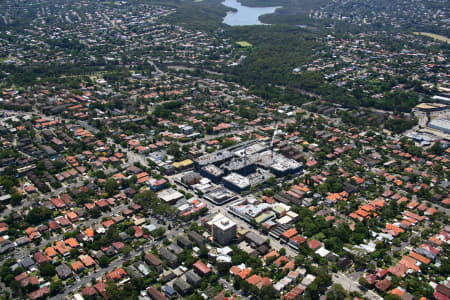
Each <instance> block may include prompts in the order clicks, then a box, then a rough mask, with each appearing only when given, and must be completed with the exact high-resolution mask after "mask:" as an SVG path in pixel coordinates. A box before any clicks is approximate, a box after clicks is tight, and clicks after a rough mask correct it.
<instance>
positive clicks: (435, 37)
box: [414, 32, 450, 43]
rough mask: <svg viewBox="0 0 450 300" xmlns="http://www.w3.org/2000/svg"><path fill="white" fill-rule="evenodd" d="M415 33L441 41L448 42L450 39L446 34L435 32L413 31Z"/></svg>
mask: <svg viewBox="0 0 450 300" xmlns="http://www.w3.org/2000/svg"><path fill="white" fill-rule="evenodd" d="M414 34H415V35H423V36H427V37H430V38H432V39H435V40H438V41H441V42H446V43H450V39H449V38H448V37H446V36H443V35H439V34H435V33H430V32H414Z"/></svg>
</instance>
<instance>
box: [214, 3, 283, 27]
mask: <svg viewBox="0 0 450 300" xmlns="http://www.w3.org/2000/svg"><path fill="white" fill-rule="evenodd" d="M222 4H223V5H225V6H227V7H231V8H234V9H236V10H237V11H229V12H228V13H227V15H226V16H225V18H224V19H223V22H224V23H225V24H228V25H230V26H245V25H263V23H261V22H260V21H259V19H258V18H259V16H261V15H265V14H271V13H274V12H275V10H276V9H277V8H280V7H281V6H271V7H248V6H244V5H242V4H241V3H239V2H238V1H237V0H225V1H223V2H222Z"/></svg>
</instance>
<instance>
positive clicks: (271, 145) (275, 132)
mask: <svg viewBox="0 0 450 300" xmlns="http://www.w3.org/2000/svg"><path fill="white" fill-rule="evenodd" d="M277 130H278V122H277V123H276V125H275V130H274V131H273V136H272V141H271V142H270V151H272V152H271V163H272V164H273V142H274V141H275V136H276V135H277Z"/></svg>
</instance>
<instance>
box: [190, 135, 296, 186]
mask: <svg viewBox="0 0 450 300" xmlns="http://www.w3.org/2000/svg"><path fill="white" fill-rule="evenodd" d="M274 137H275V132H274ZM274 137H273V138H272V141H271V142H270V144H265V143H262V142H260V141H258V140H250V141H246V142H243V143H240V144H238V145H234V146H232V147H229V148H226V149H222V150H220V151H217V152H214V153H209V154H206V155H203V156H201V157H198V158H197V159H195V160H194V166H195V169H196V170H197V172H199V173H200V175H202V176H203V177H206V178H209V179H210V180H211V181H213V182H215V183H222V184H223V185H224V186H225V187H226V188H228V189H230V190H232V191H234V192H237V193H242V192H244V191H246V190H249V189H250V188H251V187H252V186H257V185H260V184H263V183H264V182H266V181H267V180H268V179H269V178H271V177H278V178H279V177H285V176H289V175H300V174H301V173H302V172H303V164H302V163H301V162H297V161H295V160H293V159H290V158H287V157H286V156H284V155H283V154H280V153H279V152H276V151H275V150H274V147H273V141H274Z"/></svg>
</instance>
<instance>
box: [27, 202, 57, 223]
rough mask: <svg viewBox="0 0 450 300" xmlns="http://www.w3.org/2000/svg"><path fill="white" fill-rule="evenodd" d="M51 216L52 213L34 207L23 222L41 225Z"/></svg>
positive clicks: (44, 208)
mask: <svg viewBox="0 0 450 300" xmlns="http://www.w3.org/2000/svg"><path fill="white" fill-rule="evenodd" d="M51 216H52V211H51V210H50V209H49V208H47V207H45V206H42V207H35V208H33V209H31V210H30V212H29V213H28V215H27V216H26V217H25V221H27V222H28V223H30V224H33V225H37V224H40V223H42V222H43V221H45V220H48V219H50V217H51Z"/></svg>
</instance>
